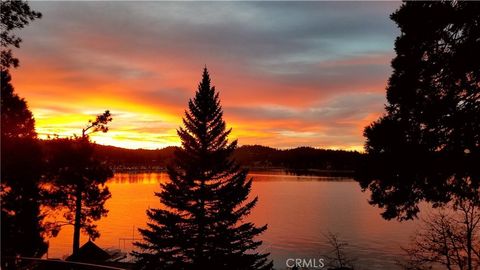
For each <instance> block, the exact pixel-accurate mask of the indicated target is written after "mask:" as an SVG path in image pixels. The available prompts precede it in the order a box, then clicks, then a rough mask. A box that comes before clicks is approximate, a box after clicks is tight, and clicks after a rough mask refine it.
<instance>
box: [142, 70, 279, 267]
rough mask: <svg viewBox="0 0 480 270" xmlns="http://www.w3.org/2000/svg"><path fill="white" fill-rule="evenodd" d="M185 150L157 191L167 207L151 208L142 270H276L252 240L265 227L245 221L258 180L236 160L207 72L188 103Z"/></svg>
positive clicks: (183, 135) (183, 136) (144, 232)
mask: <svg viewBox="0 0 480 270" xmlns="http://www.w3.org/2000/svg"><path fill="white" fill-rule="evenodd" d="M188 106H189V110H188V111H187V112H186V113H185V117H184V121H183V122H184V126H185V127H184V128H180V129H179V130H178V135H179V136H180V138H181V141H182V147H181V148H180V149H179V150H178V151H177V153H176V156H175V159H174V162H173V165H172V166H171V167H170V168H169V170H168V174H169V176H170V181H169V182H167V183H165V184H162V191H161V192H160V193H157V194H156V195H157V196H158V197H159V198H160V201H161V202H162V204H163V205H164V206H165V207H166V208H164V209H149V210H148V211H147V215H148V218H149V223H148V228H146V229H141V230H140V233H141V234H142V236H143V241H142V242H138V243H136V246H137V247H139V248H140V249H141V251H140V252H134V255H135V256H136V257H137V258H138V266H139V268H140V269H192V270H193V269H211V270H214V269H242V270H246V269H271V268H272V263H271V262H269V261H268V259H267V256H268V254H261V253H259V252H256V251H255V250H256V248H258V247H259V246H260V245H261V241H257V240H255V239H254V238H255V237H256V236H258V235H259V234H261V233H262V232H264V231H265V230H266V228H267V227H266V225H265V226H262V227H256V226H255V225H254V224H253V223H251V222H246V221H243V218H244V217H245V216H247V215H248V214H249V213H250V211H251V210H252V208H253V207H254V206H255V204H256V203H257V198H253V199H251V200H250V199H249V198H248V195H249V193H250V189H251V185H252V179H247V171H246V170H242V169H240V168H239V166H238V165H237V164H235V162H234V161H233V160H232V159H231V155H232V153H233V151H234V150H235V148H236V146H237V141H233V142H231V143H229V142H228V140H227V137H228V135H229V134H230V130H226V126H225V122H224V120H223V112H222V108H221V106H220V100H219V96H218V92H216V91H215V88H214V87H211V86H210V78H209V74H208V72H207V70H206V69H205V70H204V73H203V79H202V81H201V82H200V84H199V86H198V90H197V92H196V94H195V97H194V98H193V99H192V100H190V102H189V104H188Z"/></svg>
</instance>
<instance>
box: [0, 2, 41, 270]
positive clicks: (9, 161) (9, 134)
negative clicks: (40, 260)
mask: <svg viewBox="0 0 480 270" xmlns="http://www.w3.org/2000/svg"><path fill="white" fill-rule="evenodd" d="M0 7H1V24H0V25H1V33H0V40H1V41H0V45H1V63H0V64H1V66H0V80H1V86H0V88H1V93H0V97H1V105H0V106H1V179H0V181H1V184H0V195H1V221H2V225H1V251H0V253H1V256H2V260H1V268H2V269H16V267H17V266H16V265H15V263H14V260H13V258H15V257H16V256H25V257H41V256H42V255H43V254H45V252H46V251H47V248H48V244H47V243H46V242H45V241H44V236H45V234H46V231H45V229H44V227H43V219H44V217H43V215H42V214H41V211H40V201H41V194H40V193H41V192H40V179H41V173H42V153H41V148H40V146H39V145H38V141H37V133H36V132H35V120H34V119H33V115H32V113H31V111H30V110H29V109H28V106H27V103H26V101H25V100H24V99H23V98H20V97H19V96H18V95H17V94H16V93H15V90H14V87H13V85H12V82H11V76H10V72H9V70H8V68H9V67H11V66H13V67H17V66H18V59H16V58H14V57H13V55H12V51H11V48H10V46H14V47H17V48H18V47H19V46H20V42H21V39H20V38H19V37H17V36H16V35H15V34H14V33H13V31H14V30H15V29H18V28H23V27H24V26H25V25H26V24H28V22H29V21H31V20H33V19H35V18H39V17H40V16H41V14H40V13H38V12H35V11H32V10H30V8H29V6H28V4H27V3H26V2H23V1H1V6H0Z"/></svg>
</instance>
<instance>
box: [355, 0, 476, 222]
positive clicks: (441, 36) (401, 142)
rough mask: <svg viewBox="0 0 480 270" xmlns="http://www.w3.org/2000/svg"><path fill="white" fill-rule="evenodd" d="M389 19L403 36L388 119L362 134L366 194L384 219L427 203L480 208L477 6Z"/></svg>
mask: <svg viewBox="0 0 480 270" xmlns="http://www.w3.org/2000/svg"><path fill="white" fill-rule="evenodd" d="M391 18H392V20H394V21H395V22H396V23H397V25H398V26H399V28H400V30H401V34H400V36H399V37H398V38H397V40H396V42H395V51H396V53H397V56H396V57H395V58H394V59H393V60H392V68H393V73H392V75H391V77H390V80H389V83H388V87H387V100H388V104H387V106H386V114H385V115H384V116H383V117H381V118H380V119H378V120H377V121H376V122H374V123H372V124H371V125H370V126H368V127H366V128H365V133H364V134H365V136H366V138H367V142H366V147H365V150H366V152H367V153H368V159H369V161H368V162H367V164H368V166H367V167H366V169H365V171H364V172H363V173H362V175H361V176H360V177H359V179H360V181H361V184H362V187H363V188H365V189H367V188H368V189H370V191H371V192H372V196H371V198H372V199H371V203H372V204H376V205H378V206H380V207H383V208H384V210H385V212H384V213H383V216H384V217H385V218H387V219H390V218H399V219H409V218H413V217H415V216H416V214H417V213H418V211H419V208H418V203H419V202H420V201H423V200H425V201H428V202H431V203H433V205H434V206H439V205H443V204H445V203H446V202H449V201H455V200H456V199H461V200H464V199H467V200H473V201H480V166H479V163H480V5H478V4H477V3H474V2H469V1H424V2H421V1H420V2H417V1H411V2H410V1H407V2H405V3H403V4H402V6H401V7H400V8H399V9H398V10H397V11H396V12H395V13H393V14H392V15H391Z"/></svg>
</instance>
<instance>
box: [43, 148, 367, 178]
mask: <svg viewBox="0 0 480 270" xmlns="http://www.w3.org/2000/svg"><path fill="white" fill-rule="evenodd" d="M55 143H56V142H55V140H44V141H42V142H41V144H42V146H43V147H44V148H46V149H48V148H53V147H55ZM176 149H178V148H177V147H175V146H169V147H165V148H162V149H156V150H148V149H126V148H121V147H115V146H106V145H96V146H95V149H94V153H95V154H94V155H95V156H96V157H97V158H98V159H99V160H102V161H104V162H106V163H108V164H110V165H111V166H112V167H113V168H115V169H116V170H119V171H121V170H122V169H129V168H130V169H133V170H135V169H142V168H143V169H147V170H148V169H163V168H166V167H167V166H168V165H169V163H170V161H171V159H172V158H173V156H174V153H175V150H176ZM362 156H363V155H362V154H361V153H359V152H356V151H344V150H327V149H317V148H312V147H297V148H291V149H276V148H272V147H268V146H261V145H244V146H240V147H238V148H237V149H235V151H234V152H233V158H234V159H235V160H236V161H237V162H238V163H239V164H240V165H241V166H243V167H248V168H252V169H268V168H284V169H286V170H291V171H292V172H295V171H298V172H302V171H304V172H305V173H308V171H309V170H322V171H344V172H353V171H355V170H356V168H357V166H358V164H359V163H360V159H361V158H362Z"/></svg>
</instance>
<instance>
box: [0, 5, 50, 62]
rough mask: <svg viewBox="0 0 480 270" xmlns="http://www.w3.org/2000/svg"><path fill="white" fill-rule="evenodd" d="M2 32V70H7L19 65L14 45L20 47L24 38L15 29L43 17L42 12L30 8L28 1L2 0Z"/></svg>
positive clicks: (0, 44) (0, 43) (0, 36)
mask: <svg viewBox="0 0 480 270" xmlns="http://www.w3.org/2000/svg"><path fill="white" fill-rule="evenodd" d="M1 10H2V12H0V14H1V15H0V18H1V32H0V46H1V47H2V51H1V53H0V56H1V58H0V66H1V70H7V69H9V68H10V67H18V63H19V61H18V59H17V58H15V57H14V56H13V53H12V48H11V47H12V46H13V47H16V48H19V47H20V42H22V39H21V38H20V37H18V36H16V35H15V33H14V31H15V30H16V29H20V28H23V27H25V26H26V25H28V24H29V23H30V22H31V21H33V20H35V19H38V18H41V17H42V14H41V13H40V12H37V11H34V10H32V9H30V6H29V5H28V3H27V2H26V1H21V0H15V1H14V0H2V1H1Z"/></svg>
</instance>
